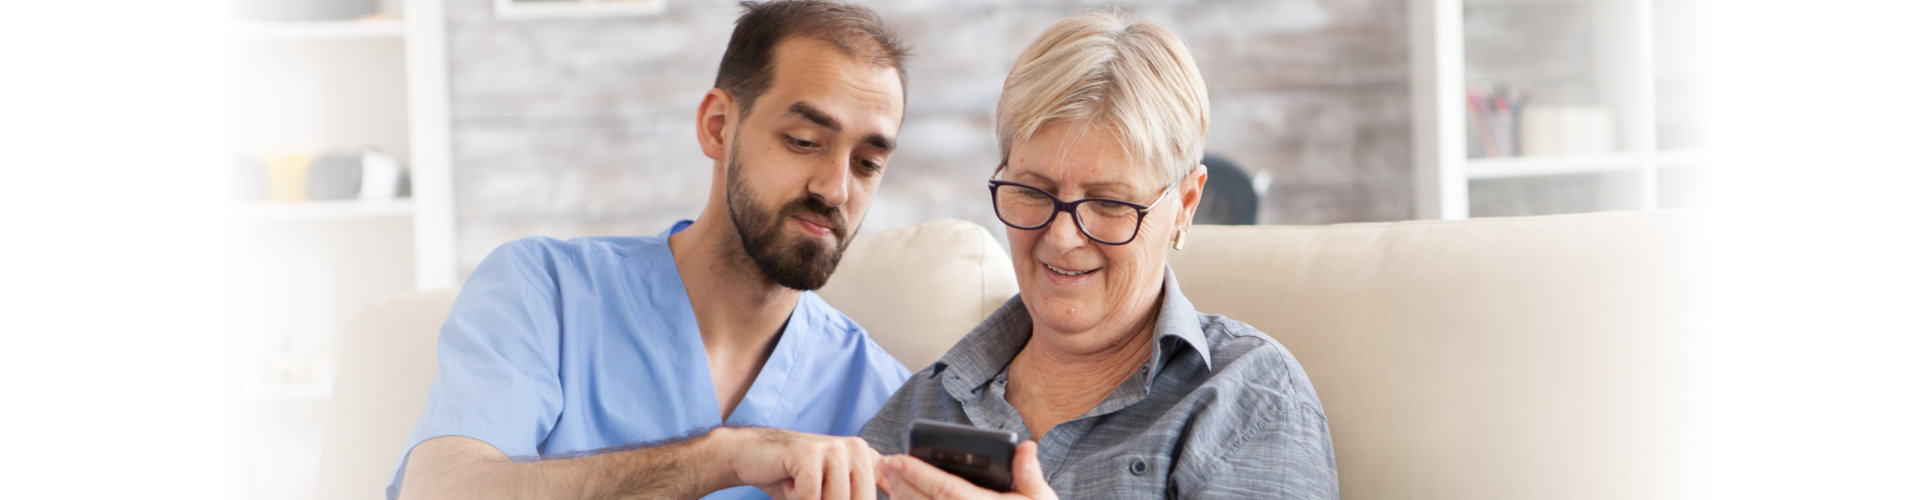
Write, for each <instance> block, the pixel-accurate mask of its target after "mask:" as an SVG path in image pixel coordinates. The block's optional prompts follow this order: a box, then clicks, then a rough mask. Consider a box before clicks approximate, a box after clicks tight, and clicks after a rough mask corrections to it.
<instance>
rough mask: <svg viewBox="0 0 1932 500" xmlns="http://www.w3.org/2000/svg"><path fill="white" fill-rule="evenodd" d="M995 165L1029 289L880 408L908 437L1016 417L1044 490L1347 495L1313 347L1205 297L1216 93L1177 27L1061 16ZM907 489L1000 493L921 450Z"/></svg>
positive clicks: (880, 439)
mask: <svg viewBox="0 0 1932 500" xmlns="http://www.w3.org/2000/svg"><path fill="white" fill-rule="evenodd" d="M997 120H998V124H997V127H998V134H999V148H1000V157H1001V158H1002V162H1001V164H1000V165H999V168H997V169H996V170H994V173H993V178H992V180H991V181H990V182H989V183H988V185H989V188H990V190H991V192H992V201H993V209H994V211H995V213H996V214H997V215H998V216H999V219H1000V220H1001V221H1002V222H1005V223H1006V225H1007V226H1008V229H1007V231H1006V235H1007V240H1008V241H1009V242H1010V243H1011V245H1012V247H1011V250H1012V255H1013V271H1014V273H1015V274H1016V275H1017V277H1018V279H1019V285H1020V295H1019V297H1017V298H1015V299H1013V300H1010V301H1008V302H1007V303H1006V305H1005V306H1003V307H1001V308H1000V309H999V310H997V311H995V312H994V313H993V314H992V316H990V317H988V318H986V320H985V321H984V322H982V323H980V325H979V326H978V327H976V328H974V329H973V331H972V332H971V333H968V334H967V335H966V337H965V338H964V339H961V340H960V342H959V343H958V344H957V345H954V346H953V347H952V349H951V350H949V351H948V352H947V353H946V354H945V355H944V356H943V357H941V358H940V360H939V361H938V362H936V363H933V364H932V366H929V367H927V368H926V369H925V370H923V371H920V372H919V373H917V374H915V375H913V376H912V380H910V381H908V382H907V383H906V385H905V386H903V387H901V388H900V389H899V391H898V392H897V393H896V394H894V395H893V396H892V398H891V399H890V400H889V401H888V402H887V403H886V405H885V407H884V408H883V409H881V410H880V411H879V413H878V415H877V416H876V417H875V418H873V420H872V421H871V422H870V423H869V424H867V425H866V427H865V429H864V431H863V435H864V437H865V439H866V440H867V441H868V442H870V443H871V444H872V446H873V447H874V448H877V449H878V450H879V451H880V452H881V453H902V452H904V451H905V450H906V443H905V442H904V441H905V439H906V434H907V428H908V425H909V423H910V422H911V421H912V420H913V419H916V418H925V419H935V420H943V421H948V422H955V423H961V424H969V425H974V426H978V427H982V428H990V429H1004V430H1010V431H1014V432H1017V433H1018V434H1020V435H1022V436H1028V437H1031V438H1032V440H1031V441H1028V442H1025V443H1022V444H1021V445H1020V447H1019V449H1018V452H1017V453H1016V454H1015V457H1014V465H1013V470H1012V473H1013V478H1014V490H1015V491H1014V492H1013V494H1017V495H1020V496H1024V497H1029V498H1050V497H1056V496H1068V497H1086V498H1110V499H1111V498H1143V497H1145V498H1155V497H1170V496H1177V497H1185V498H1335V497H1337V496H1338V491H1337V479H1336V475H1335V458H1334V450H1333V448H1332V446H1331V443H1330V441H1329V435H1328V423H1327V419H1326V417H1325V416H1323V413H1322V406H1321V401H1320V400H1319V399H1317V398H1316V396H1315V389H1314V387H1312V386H1310V385H1309V382H1308V376H1307V374H1306V373H1304V372H1303V371H1302V368H1301V365H1300V364H1299V363H1297V362H1296V361H1295V358H1294V357H1293V356H1291V355H1289V354H1288V350H1287V349H1286V348H1283V347H1282V346H1281V344H1279V343H1276V342H1275V341H1274V340H1273V339H1271V338H1269V337H1268V335H1266V334H1264V333H1262V332H1260V331H1258V330H1256V329H1255V328H1254V327H1251V326H1248V325H1247V324H1244V323H1241V322H1239V321H1235V320H1233V319H1229V318H1225V317H1221V316H1217V315H1211V314H1202V313H1200V312H1197V311H1196V310H1195V309H1194V306H1193V304H1190V303H1189V302H1188V300H1187V297H1185V296H1183V295H1182V293H1181V286H1180V283H1179V282H1178V281H1176V280H1175V277H1174V273H1173V271H1172V270H1170V269H1169V268H1168V267H1167V264H1166V252H1167V249H1168V247H1169V246H1170V245H1171V246H1172V248H1174V249H1176V250H1180V249H1181V248H1182V247H1183V245H1184V244H1185V241H1186V238H1187V229H1188V227H1189V224H1191V219H1192V217H1193V213H1194V209H1195V207H1196V206H1197V205H1198V204H1199V203H1200V200H1201V192H1202V187H1203V184H1204V183H1205V182H1206V180H1207V170H1206V168H1205V167H1203V166H1201V165H1200V164H1199V162H1198V160H1200V158H1201V157H1202V143H1203V142H1204V141H1205V138H1206V135H1207V124H1208V95H1207V88H1206V85H1205V84H1204V83H1203V82H1202V80H1201V75H1200V72H1199V70H1197V69H1196V68H1195V66H1194V62H1193V58H1192V56H1190V55H1189V54H1188V51H1187V48H1186V47H1185V46H1184V45H1183V44H1182V43H1181V41H1180V39H1179V38H1178V37H1176V36H1175V35H1174V34H1173V33H1172V32H1170V31H1168V30H1166V29H1164V28H1162V27H1160V26H1156V25H1153V24H1149V23H1145V22H1136V21H1133V20H1131V19H1127V18H1126V17H1125V16H1124V15H1122V14H1119V13H1116V12H1109V11H1101V12H1093V13H1088V14H1085V15H1080V16H1075V17H1072V18H1068V19H1065V20H1062V21H1061V22H1059V23H1058V24H1055V25H1054V26H1053V27H1051V28H1048V29H1047V31H1046V33H1044V34H1042V35H1041V36H1040V38H1039V39H1038V40H1035V41H1034V42H1033V44H1032V45H1031V46H1029V47H1028V48H1027V49H1026V51H1025V52H1024V53H1023V54H1021V55H1020V58H1019V61H1018V62H1016V63H1014V65H1013V71H1012V74H1010V75H1009V76H1008V77H1007V79H1006V85H1005V89H1004V90H1003V92H1002V93H1001V95H1000V101H999V111H998V117H997ZM881 474H882V479H881V481H880V482H881V487H882V488H883V489H884V490H885V493H886V494H887V495H889V496H891V497H893V498H979V497H993V496H995V495H996V494H995V493H994V492H991V491H987V490H984V489H980V488H978V487H975V486H973V485H972V484H971V483H969V482H966V481H965V480H963V479H960V478H958V477H955V476H952V475H949V474H947V473H945V472H943V471H941V470H939V469H938V468H935V467H933V466H931V465H929V464H926V463H924V462H922V461H920V460H918V459H914V458H911V457H908V456H905V455H893V456H890V457H887V458H886V459H885V460H884V462H883V463H882V465H881Z"/></svg>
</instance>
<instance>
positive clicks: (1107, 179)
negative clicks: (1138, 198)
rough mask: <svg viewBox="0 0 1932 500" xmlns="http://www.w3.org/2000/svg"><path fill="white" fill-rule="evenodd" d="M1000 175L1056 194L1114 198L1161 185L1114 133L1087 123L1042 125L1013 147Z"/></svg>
mask: <svg viewBox="0 0 1932 500" xmlns="http://www.w3.org/2000/svg"><path fill="white" fill-rule="evenodd" d="M996 175H997V176H998V177H999V178H1002V179H1006V180H1011V181H1015V182H1022V183H1026V184H1029V185H1033V186H1036V187H1040V188H1044V189H1048V190H1051V191H1056V192H1063V193H1064V192H1081V193H1086V192H1096V191H1099V192H1109V193H1113V194H1114V195H1115V196H1126V195H1131V194H1136V193H1142V192H1144V191H1149V190H1152V189H1157V188H1158V187H1159V185H1160V184H1161V182H1160V179H1159V178H1158V177H1159V175H1158V173H1157V172H1156V171H1155V169H1154V168H1153V167H1152V166H1150V165H1148V164H1147V162H1146V161H1144V160H1141V159H1137V158H1134V155H1133V154H1132V151H1131V150H1129V149H1128V148H1126V147H1125V146H1124V145H1123V144H1122V141H1121V140H1120V136H1119V134H1117V133H1115V132H1114V129H1112V128H1109V127H1105V126H1094V124H1092V123H1089V122H1069V121H1060V122H1055V123H1050V124H1047V125H1046V126H1043V127H1040V129H1039V130H1038V131H1036V132H1035V133H1034V134H1032V136H1031V137H1027V138H1025V139H1023V140H1021V141H1020V142H1019V143H1017V144H1015V145H1014V147H1013V151H1012V152H1011V154H1010V155H1009V156H1008V157H1007V158H1006V162H1005V163H1004V164H1003V165H1002V166H1001V167H1000V171H999V172H997V173H996ZM1076 188H1077V189H1076ZM1070 189H1075V190H1074V191H1069V190H1070Z"/></svg>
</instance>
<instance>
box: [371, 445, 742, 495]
mask: <svg viewBox="0 0 1932 500" xmlns="http://www.w3.org/2000/svg"><path fill="white" fill-rule="evenodd" d="M720 439H722V437H720V436H719V434H718V432H717V431H713V432H711V433H706V434H704V435H700V436H697V437H694V438H691V439H685V440H682V441H676V442H671V443H668V444H662V445H658V446H650V447H638V448H634V449H624V450H616V451H608V452H604V453H597V454H590V455H585V456H579V457H571V458H559V459H549V460H540V461H534V462H521V463H520V462H515V461H512V460H510V459H509V457H506V456H504V455H503V454H502V452H499V451H497V450H496V448H494V447H491V446H490V445H488V444H484V443H483V442H481V441H476V440H472V439H468V438H449V437H445V438H437V439H433V440H430V441H425V442H424V443H423V444H422V445H420V446H418V447H417V448H416V450H415V451H413V452H412V453H410V458H409V464H408V466H407V469H405V472H404V475H403V488H402V490H403V491H402V495H401V496H402V498H407V499H411V500H416V499H441V498H465V499H468V498H477V499H489V498H506V499H508V498H553V499H610V498H697V497H700V496H703V495H705V494H708V493H710V492H712V491H716V490H719V489H723V488H725V487H729V486H731V484H730V483H731V482H732V479H733V478H731V477H729V475H728V474H729V467H726V466H724V465H725V464H722V463H720V461H719V459H718V458H717V457H718V456H719V454H717V453H714V452H713V450H714V449H716V446H717V445H718V441H719V440H720Z"/></svg>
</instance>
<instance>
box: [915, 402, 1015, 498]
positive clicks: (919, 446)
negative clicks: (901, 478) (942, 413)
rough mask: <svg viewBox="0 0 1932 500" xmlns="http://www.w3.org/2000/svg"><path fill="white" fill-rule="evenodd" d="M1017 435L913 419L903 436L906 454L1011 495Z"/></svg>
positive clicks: (987, 487)
mask: <svg viewBox="0 0 1932 500" xmlns="http://www.w3.org/2000/svg"><path fill="white" fill-rule="evenodd" d="M1019 445H1020V434H1019V433H1016V432H1013V431H996V430H991V429H981V428H978V427H973V426H970V425H961V424H955V423H950V422H941V421H938V420H927V419H923V418H922V419H916V420H913V421H912V429H911V430H909V431H907V435H906V454H907V455H912V456H915V457H919V459H920V460H925V461H926V463H929V464H933V466H935V467H939V469H940V470H943V471H946V472H950V473H952V474H953V475H955V476H959V477H962V478H965V479H966V480H967V481H971V482H972V483H973V484H976V485H979V487H981V488H986V489H989V490H993V491H998V492H1002V493H1004V492H1009V491H1013V448H1014V447H1017V446H1019Z"/></svg>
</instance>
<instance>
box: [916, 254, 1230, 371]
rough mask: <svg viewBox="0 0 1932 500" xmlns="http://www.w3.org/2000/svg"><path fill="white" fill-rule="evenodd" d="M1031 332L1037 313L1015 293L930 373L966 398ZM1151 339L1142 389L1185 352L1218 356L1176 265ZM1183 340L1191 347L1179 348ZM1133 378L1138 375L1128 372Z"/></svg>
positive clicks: (1207, 362) (1207, 360) (1206, 359)
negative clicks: (1177, 275) (1210, 347)
mask: <svg viewBox="0 0 1932 500" xmlns="http://www.w3.org/2000/svg"><path fill="white" fill-rule="evenodd" d="M1032 335H1033V317H1032V315H1031V314H1028V313H1027V310H1026V303H1025V302H1023V301H1021V300H1020V296H1018V295H1014V296H1013V298H1011V299H1007V301H1006V303H1005V304H1003V305H1001V306H1000V308H999V309H997V310H994V311H993V314H992V315H990V316H987V317H986V320H985V321H981V322H980V323H979V326H975V327H973V330H972V331H971V332H968V333H967V334H966V337H965V338H962V339H960V341H959V343H957V344H954V345H953V347H952V348H951V349H948V350H947V351H946V354H945V355H943V356H940V357H939V361H938V362H937V363H935V364H934V366H933V370H932V373H931V374H929V375H927V376H928V377H945V378H944V380H942V381H941V383H940V385H942V386H944V387H945V388H946V390H947V392H950V393H952V394H953V396H954V397H956V398H960V399H966V398H967V397H968V394H969V393H972V392H976V391H977V389H978V388H979V387H981V386H984V385H986V383H987V382H989V381H991V380H992V378H993V377H994V376H995V375H998V374H999V373H1000V372H1001V371H1004V370H1005V368H1006V365H1007V364H1008V363H1011V362H1012V361H1013V357H1014V356H1016V355H1018V354H1019V353H1020V349H1021V348H1022V347H1025V346H1026V342H1027V339H1029V338H1031V337H1032ZM1169 339H1179V340H1178V341H1175V340H1169ZM1152 341H1153V342H1154V349H1153V353H1154V354H1153V358H1152V359H1149V360H1148V361H1147V363H1148V365H1150V366H1148V369H1147V370H1144V371H1143V373H1146V374H1149V375H1148V376H1145V377H1144V378H1143V379H1141V380H1140V381H1139V382H1140V383H1141V385H1142V389H1143V391H1144V390H1145V389H1147V388H1148V387H1151V386H1152V385H1153V383H1154V379H1155V378H1156V377H1157V376H1158V375H1159V370H1160V368H1161V367H1163V366H1166V365H1167V362H1168V361H1169V360H1171V359H1173V357H1174V356H1176V355H1178V354H1181V353H1193V354H1195V355H1197V356H1200V357H1201V364H1202V366H1204V367H1207V368H1208V369H1210V370H1212V369H1213V368H1214V367H1213V365H1212V362H1213V361H1212V360H1213V356H1212V355H1211V353H1210V352H1209V351H1208V341H1207V334H1206V333H1205V332H1204V331H1202V330H1201V319H1200V313H1199V312H1197V311H1196V310H1195V309H1194V303H1192V302H1189V301H1188V300H1187V296H1185V295H1182V294H1181V282H1180V280H1178V279H1176V278H1175V277H1174V268H1172V267H1168V268H1166V269H1165V276H1164V277H1163V279H1162V282H1161V307H1160V312H1159V316H1157V317H1156V318H1155V319H1154V338H1153V340H1152ZM1181 344H1185V345H1187V346H1188V347H1190V349H1180V348H1178V346H1179V345H1181ZM1129 381H1130V382H1132V381H1133V379H1132V378H1129ZM1143 393H1144V392H1143Z"/></svg>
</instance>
